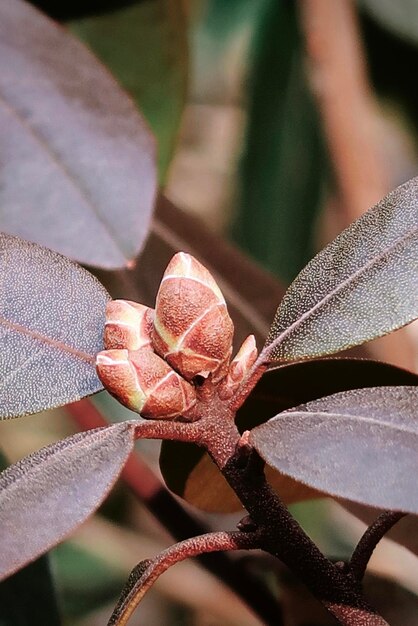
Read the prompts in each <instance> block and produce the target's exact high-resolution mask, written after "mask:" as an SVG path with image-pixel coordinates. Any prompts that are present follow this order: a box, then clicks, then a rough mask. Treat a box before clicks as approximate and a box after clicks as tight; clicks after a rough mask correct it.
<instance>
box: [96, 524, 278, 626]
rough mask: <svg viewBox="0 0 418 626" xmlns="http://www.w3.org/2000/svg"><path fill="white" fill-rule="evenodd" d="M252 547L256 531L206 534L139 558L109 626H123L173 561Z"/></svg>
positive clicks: (255, 543) (255, 546)
mask: <svg viewBox="0 0 418 626" xmlns="http://www.w3.org/2000/svg"><path fill="white" fill-rule="evenodd" d="M255 548H258V534H257V533H256V532H255V533H241V532H217V533H208V534H206V535H201V536H199V537H192V538H191V539H186V540H185V541H181V542H180V543H177V544H175V545H174V546H171V547H170V548H167V550H164V551H163V552H161V554H159V555H158V556H157V557H156V558H155V559H147V560H146V561H142V562H141V563H139V564H138V565H137V566H136V567H135V568H134V569H133V570H132V572H131V575H130V577H129V580H128V583H127V585H126V587H125V589H124V590H123V591H122V594H121V597H120V599H119V602H118V604H117V606H116V607H115V610H114V611H113V614H112V616H111V618H110V621H109V623H108V626H125V625H126V624H127V623H128V620H129V618H130V617H131V615H132V613H133V612H134V610H135V609H136V607H137V606H138V604H139V603H140V601H141V600H142V598H143V597H144V595H145V594H146V593H147V591H148V590H149V589H150V587H151V586H152V585H153V584H154V582H155V581H156V580H157V578H159V576H161V574H163V573H164V572H165V571H166V570H167V569H168V568H169V567H172V566H173V565H175V564H176V563H179V562H180V561H184V560H185V559H188V558H190V557H193V556H197V555H201V554H203V553H208V552H217V551H219V550H223V551H225V550H251V549H255ZM278 619H279V620H280V616H278ZM276 624H277V625H278V626H279V625H280V621H279V622H277V621H276Z"/></svg>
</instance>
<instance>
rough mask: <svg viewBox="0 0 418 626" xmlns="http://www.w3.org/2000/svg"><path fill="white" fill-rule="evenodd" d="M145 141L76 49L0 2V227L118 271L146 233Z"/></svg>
mask: <svg viewBox="0 0 418 626" xmlns="http://www.w3.org/2000/svg"><path fill="white" fill-rule="evenodd" d="M154 152H155V146H154V141H153V139H152V137H151V135H150V133H149V131H148V128H147V127H146V125H145V123H144V121H143V119H142V118H141V116H140V115H139V114H138V112H137V111H136V110H135V107H134V105H133V104H132V102H131V101H130V99H129V98H128V97H127V96H126V95H125V94H124V93H123V92H122V91H121V89H120V88H119V87H118V86H117V84H116V83H115V82H114V80H113V79H112V77H111V76H110V75H109V74H108V72H107V71H106V70H105V69H104V68H103V67H102V66H101V65H100V64H99V63H98V62H97V60H96V59H95V58H94V57H93V55H92V54H91V53H90V52H88V50H86V49H85V48H84V47H83V45H82V44H81V43H79V42H78V41H77V40H76V39H75V38H73V37H72V36H71V35H69V34H68V33H67V32H66V31H65V30H63V29H62V28H61V27H59V26H58V25H56V24H54V23H53V22H52V21H50V20H48V19H47V18H46V17H44V16H43V15H42V14H41V13H39V12H37V11H36V10H35V9H33V8H32V7H31V6H30V5H29V4H26V3H25V2H23V1H22V0H2V2H1V3H0V154H1V162H0V207H1V209H0V229H1V230H4V231H7V232H9V233H11V234H14V235H18V236H20V237H23V238H25V239H29V240H31V241H36V242H37V243H39V244H42V245H45V246H47V247H49V248H52V249H54V250H56V251H58V252H61V253H62V254H65V255H67V256H69V257H72V258H74V259H75V260H77V261H79V262H81V263H86V264H89V265H98V266H101V267H108V268H111V267H122V266H125V265H127V264H128V263H129V261H130V260H131V259H132V258H133V257H134V256H135V255H136V254H137V253H138V252H139V250H140V248H141V246H142V244H143V242H144V240H145V237H146V235H147V233H148V228H149V222H150V217H151V212H152V207H153V203H154V198H155V193H156V167H155V162H154V161H155V157H154Z"/></svg>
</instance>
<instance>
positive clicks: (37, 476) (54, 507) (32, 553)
mask: <svg viewBox="0 0 418 626" xmlns="http://www.w3.org/2000/svg"><path fill="white" fill-rule="evenodd" d="M134 425H135V423H134V422H124V423H123V424H115V425H113V426H109V427H106V428H99V429H96V430H90V431H86V432H83V433H77V434H76V435H73V436H72V437H68V438H67V439H63V440H62V441H59V442H58V443H55V444H53V445H51V446H47V447H46V448H42V449H41V450H39V451H38V452H35V453H34V454H31V455H29V456H27V457H25V458H24V459H22V460H21V461H19V462H18V463H15V464H14V465H11V466H10V467H8V468H7V469H6V470H5V471H4V472H2V473H1V474H0V528H1V530H2V536H1V540H2V549H1V552H0V579H3V578H6V577H7V576H9V575H10V574H13V573H14V572H16V571H17V570H19V569H20V568H21V567H23V566H25V565H27V564H28V563H29V562H31V561H32V560H34V559H35V558H37V557H38V556H40V555H41V554H43V553H44V552H46V551H47V550H49V549H50V548H51V547H52V546H54V545H56V544H57V543H59V542H60V541H62V539H64V538H65V537H66V536H68V535H69V534H70V533H71V532H72V531H73V530H74V529H75V528H77V526H79V525H80V524H81V523H82V522H84V521H85V520H86V519H87V517H88V516H89V515H91V514H92V513H93V512H94V511H95V510H96V509H97V507H98V506H99V505H100V504H101V502H102V501H103V499H104V498H105V496H106V495H107V494H108V492H109V491H110V489H111V488H112V486H113V484H114V482H115V481H116V479H117V477H118V476H119V473H120V471H121V470H122V468H123V466H124V464H125V461H126V459H127V458H128V456H129V454H130V452H131V451H132V449H133V445H134Z"/></svg>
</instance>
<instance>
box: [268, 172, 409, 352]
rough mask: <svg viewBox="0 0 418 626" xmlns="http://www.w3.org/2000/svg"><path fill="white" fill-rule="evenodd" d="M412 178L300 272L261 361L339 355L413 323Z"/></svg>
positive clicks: (271, 331) (285, 297) (284, 302)
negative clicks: (264, 359) (347, 349)
mask: <svg viewBox="0 0 418 626" xmlns="http://www.w3.org/2000/svg"><path fill="white" fill-rule="evenodd" d="M417 277H418V178H414V179H412V180H410V181H408V182H407V183H405V184H403V185H401V186H400V187H398V188H397V189H395V190H394V191H392V192H391V193H390V194H389V195H388V196H386V197H385V198H384V199H383V200H381V201H380V202H379V203H378V204H377V205H375V206H374V207H372V208H371V209H370V210H369V211H368V212H367V213H365V214H364V215H363V216H362V217H361V218H360V219H358V220H357V221H356V222H354V223H353V224H352V225H351V226H349V228H347V229H346V230H344V231H343V232H342V233H341V234H340V235H339V236H338V237H337V238H336V239H335V240H334V241H333V242H332V243H330V244H329V245H328V246H327V247H326V248H324V250H322V251H321V252H320V253H319V254H318V255H317V256H316V257H314V258H313V259H312V261H311V262H310V263H309V264H308V265H307V266H306V267H305V268H304V269H303V270H302V271H301V272H300V274H299V275H298V276H297V278H296V279H295V281H294V282H293V283H292V285H291V286H290V287H289V289H288V291H287V293H286V294H285V296H284V298H283V301H282V303H281V305H280V306H279V308H278V310H277V313H276V316H275V318H274V321H273V325H272V327H271V330H270V334H269V336H268V338H267V342H266V346H268V347H267V348H266V356H268V357H269V358H270V359H272V360H284V361H288V360H295V359H302V358H308V357H315V356H321V355H324V354H331V353H334V352H339V351H340V350H344V349H345V348H349V347H351V346H354V345H358V344H361V343H363V342H365V341H369V340H370V339H374V338H375V337H380V336H382V335H385V334H386V333H389V332H390V331H392V330H395V329H396V328H400V327H401V326H404V325H405V324H408V323H409V322H411V321H412V320H413V319H415V318H416V317H417V316H418V278H417Z"/></svg>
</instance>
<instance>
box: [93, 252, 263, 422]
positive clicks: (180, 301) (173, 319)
mask: <svg viewBox="0 0 418 626" xmlns="http://www.w3.org/2000/svg"><path fill="white" fill-rule="evenodd" d="M233 330H234V327H233V323H232V320H231V318H230V317H229V314H228V311H227V308H226V303H225V300H224V297H223V295H222V292H221V291H220V289H219V287H218V285H217V283H216V282H215V280H214V278H213V277H212V276H211V274H210V273H209V272H208V270H207V269H206V268H205V267H203V265H201V264H200V263H199V262H198V261H196V259H194V258H193V257H192V256H190V255H188V254H185V253H183V252H180V253H178V254H176V255H175V256H174V257H173V258H172V260H171V262H170V263H169V265H168V267H167V269H166V271H165V273H164V276H163V278H162V281H161V284H160V287H159V290H158V294H157V299H156V304H155V310H153V309H151V308H148V307H146V306H144V305H142V304H137V303H136V302H130V301H128V300H113V301H111V302H109V304H108V305H107V308H106V324H105V332H104V345H105V350H104V351H103V352H100V353H99V354H98V355H97V358H96V368H97V373H98V376H99V378H100V380H101V381H102V383H103V385H104V386H105V388H106V389H107V390H108V391H109V392H110V393H111V394H112V395H113V396H115V397H116V398H117V399H118V400H119V401H120V402H121V403H122V404H123V405H125V406H127V407H128V408H129V409H131V410H133V411H135V412H137V413H140V414H141V415H142V417H145V418H152V419H175V418H177V417H179V416H182V417H184V418H186V419H187V414H188V413H189V412H190V411H191V409H192V408H193V407H194V405H195V404H196V402H197V400H198V389H197V386H196V382H197V381H198V380H200V381H201V380H202V379H203V380H210V381H211V383H212V384H213V385H218V386H219V389H220V394H219V395H220V396H221V397H222V398H225V399H227V398H229V397H231V396H232V395H233V394H234V393H235V391H236V390H237V389H238V387H239V385H240V383H241V382H242V381H243V379H244V377H245V375H246V373H247V371H248V369H249V368H250V367H251V365H252V364H253V363H254V361H255V359H256V357H257V349H256V346H255V340H254V337H253V336H252V335H251V336H250V337H247V339H246V340H245V341H244V343H243V345H242V347H241V349H240V350H239V352H238V354H237V356H236V357H235V358H234V360H233V361H232V362H230V358H231V353H232V338H233Z"/></svg>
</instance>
